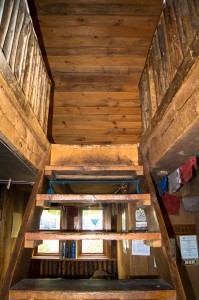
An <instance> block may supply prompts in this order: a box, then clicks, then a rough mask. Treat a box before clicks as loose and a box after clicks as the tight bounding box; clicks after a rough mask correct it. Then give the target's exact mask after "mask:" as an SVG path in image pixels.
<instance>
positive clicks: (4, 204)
mask: <svg viewBox="0 0 199 300" xmlns="http://www.w3.org/2000/svg"><path fill="white" fill-rule="evenodd" d="M29 192H30V188H28V189H27V188H24V189H22V188H20V187H19V186H18V187H15V186H11V188H10V190H7V189H6V186H1V194H0V245H1V247H0V289H1V286H2V282H3V279H4V275H5V273H6V270H7V267H8V264H9V260H10V257H11V253H12V250H13V248H14V245H15V241H16V237H14V234H13V226H14V225H15V226H16V223H15V224H13V213H19V214H21V216H23V213H24V210H25V207H26V204H27V200H28V196H29ZM19 225H20V224H19Z"/></svg>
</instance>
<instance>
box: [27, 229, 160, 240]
mask: <svg viewBox="0 0 199 300" xmlns="http://www.w3.org/2000/svg"><path fill="white" fill-rule="evenodd" d="M160 239H161V233H160V232H127V233H126V232H122V233H121V232H83V231H82V232H62V231H37V232H27V233H26V234H25V240H27V241H34V240H76V241H80V240H120V241H121V240H160Z"/></svg>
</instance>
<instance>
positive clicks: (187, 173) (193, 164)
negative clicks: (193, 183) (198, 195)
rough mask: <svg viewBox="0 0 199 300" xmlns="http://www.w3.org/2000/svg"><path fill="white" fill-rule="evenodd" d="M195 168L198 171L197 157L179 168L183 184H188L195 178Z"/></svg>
mask: <svg viewBox="0 0 199 300" xmlns="http://www.w3.org/2000/svg"><path fill="white" fill-rule="evenodd" d="M193 168H194V169H195V170H197V161H196V157H193V158H192V159H191V160H190V161H188V162H187V163H185V164H184V165H182V166H181V167H180V168H179V169H180V176H181V180H182V183H185V182H188V181H189V180H190V179H191V178H192V177H193Z"/></svg>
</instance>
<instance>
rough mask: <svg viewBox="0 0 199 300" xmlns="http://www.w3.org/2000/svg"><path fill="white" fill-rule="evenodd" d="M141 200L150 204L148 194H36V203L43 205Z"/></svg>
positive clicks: (145, 203)
mask: <svg viewBox="0 0 199 300" xmlns="http://www.w3.org/2000/svg"><path fill="white" fill-rule="evenodd" d="M138 201H141V202H142V204H144V205H150V204H151V201H150V195H149V194H127V195H121V194H118V195H109V194H102V195H100V194H96V195H77V194H76V195H73V194H71V195H69V194H65V195H64V194H53V195H49V194H37V196H36V205H37V206H43V205H45V203H46V202H47V203H48V204H49V203H58V204H63V205H64V204H65V205H67V203H90V204H95V203H128V202H135V203H136V202H138Z"/></svg>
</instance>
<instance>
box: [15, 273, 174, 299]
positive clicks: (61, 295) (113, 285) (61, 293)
mask: <svg viewBox="0 0 199 300" xmlns="http://www.w3.org/2000/svg"><path fill="white" fill-rule="evenodd" d="M9 299H10V300H17V299H40V300H44V299H48V300H56V299H59V300H63V299H76V300H83V299H84V300H86V299H87V300H89V299H92V300H93V299H98V300H99V299H101V300H102V299H104V300H105V299H115V300H116V299H123V300H127V299H128V300H131V299H132V300H133V299H136V300H141V299H142V300H144V299H167V300H168V299H176V291H175V290H174V289H173V287H172V286H171V285H170V284H168V283H167V282H166V281H164V280H162V279H156V278H155V279H131V280H115V279H113V280H103V279H98V280H97V279H94V280H92V281H91V280H90V279H75V280H65V279H24V280H22V281H20V282H19V283H17V284H15V285H14V286H13V287H12V288H11V289H10V291H9Z"/></svg>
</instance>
